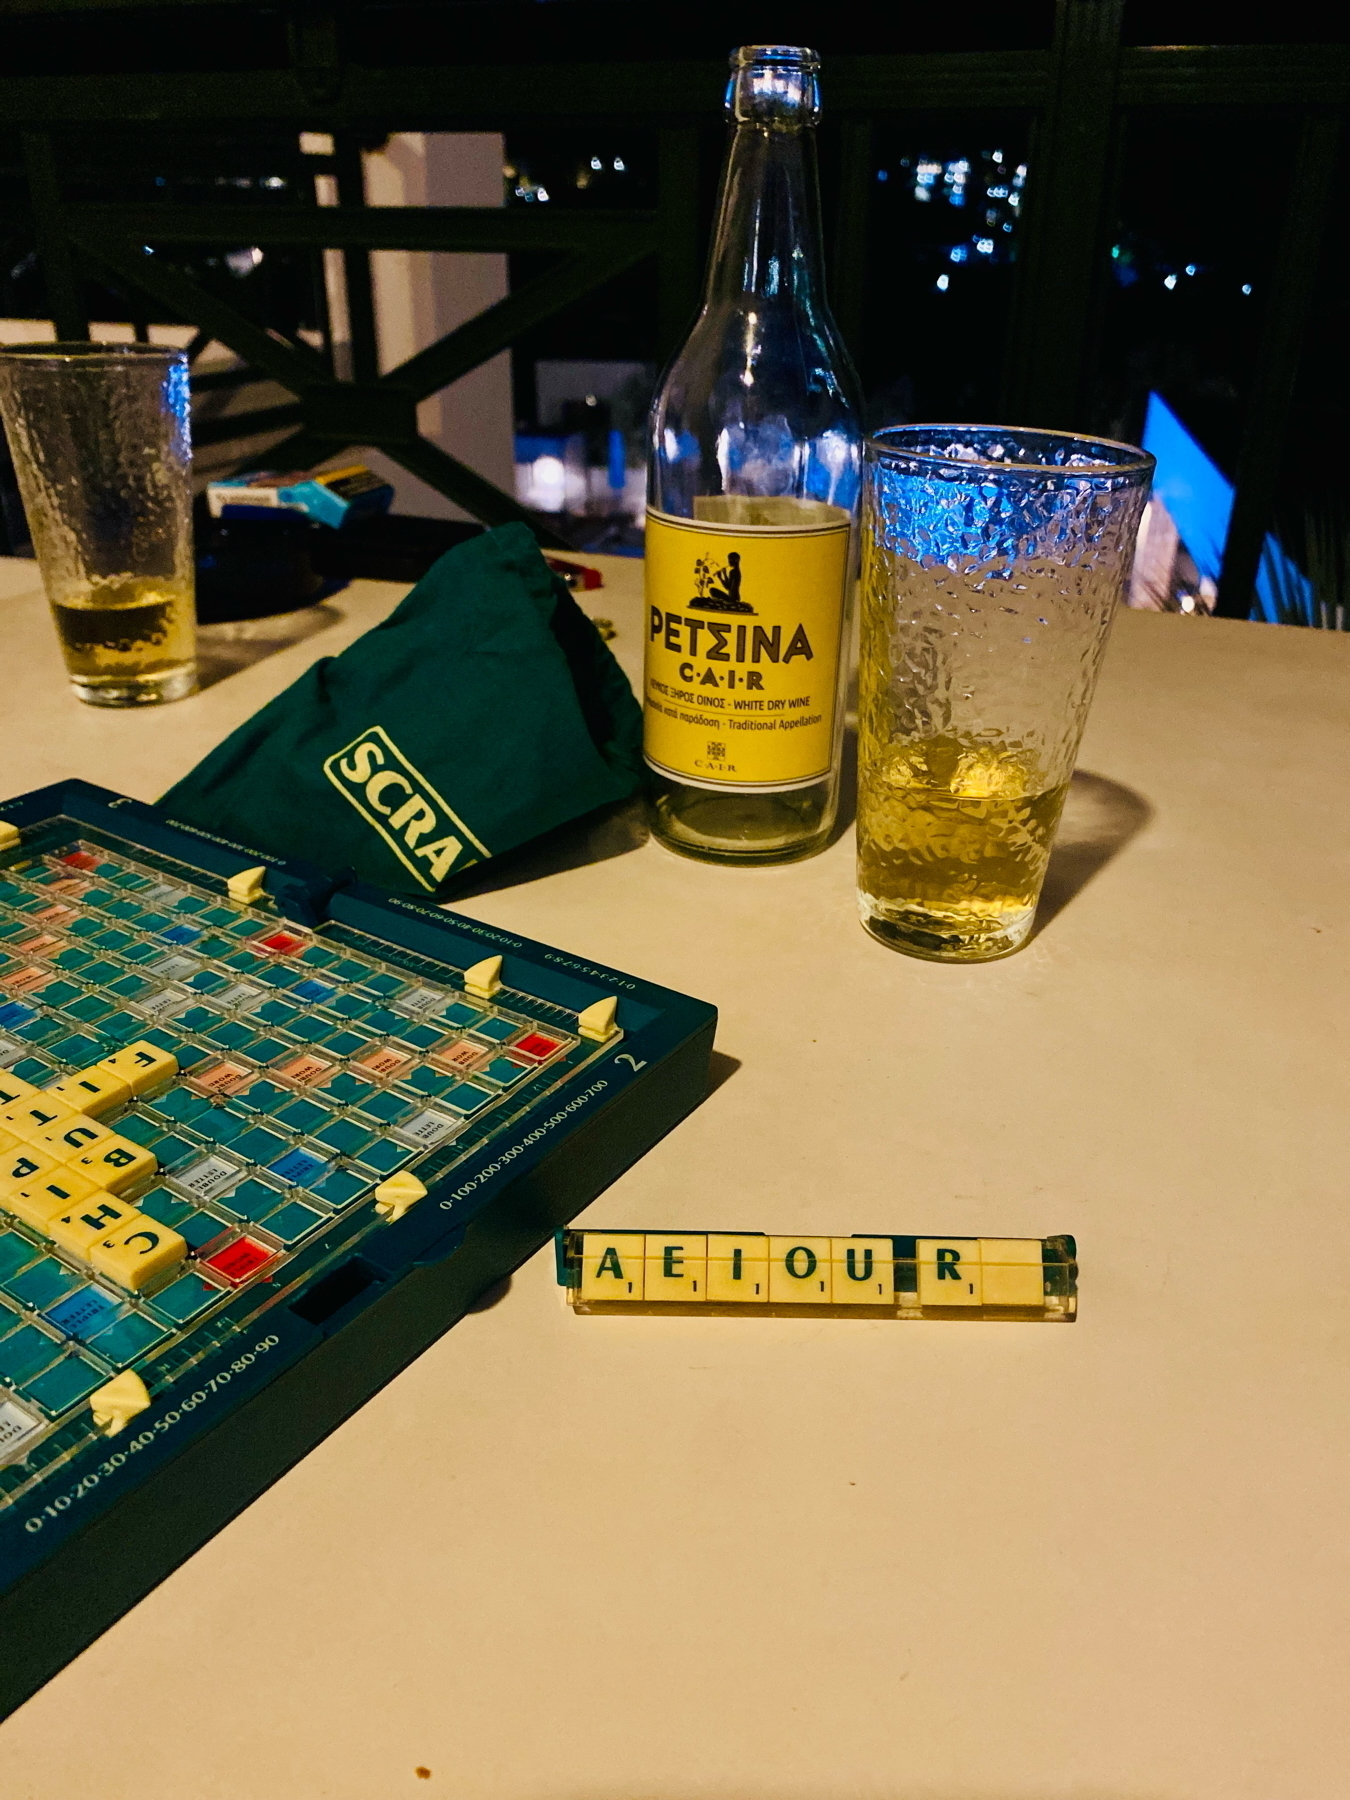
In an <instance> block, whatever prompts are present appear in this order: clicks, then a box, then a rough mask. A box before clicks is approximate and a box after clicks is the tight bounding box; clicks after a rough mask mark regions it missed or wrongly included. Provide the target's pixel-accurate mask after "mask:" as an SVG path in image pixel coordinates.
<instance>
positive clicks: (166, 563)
mask: <svg viewBox="0 0 1350 1800" xmlns="http://www.w3.org/2000/svg"><path fill="white" fill-rule="evenodd" d="M0 416H2V417H3V419H4V424H5V432H6V435H7V436H8V438H9V447H10V452H11V454H12V456H13V458H14V469H15V473H16V474H17V476H18V480H19V493H20V495H21V497H22V499H23V507H24V512H25V513H26V514H27V517H28V529H29V532H30V533H31V535H32V539H33V548H34V550H35V551H36V552H37V560H38V567H39V569H40V570H41V571H42V581H43V585H44V586H45V588H46V590H47V598H48V600H49V601H50V602H51V608H52V614H53V617H54V618H55V620H56V630H57V635H58V636H59V637H60V640H61V650H62V654H63V655H64V656H65V659H66V668H67V670H68V671H69V674H70V681H71V686H72V687H73V688H74V689H75V692H76V694H77V695H78V696H79V698H80V699H81V700H87V701H89V702H90V703H91V704H92V705H94V706H155V705H158V704H159V703H160V702H162V701H165V700H180V699H182V697H183V696H184V695H185V694H190V693H192V692H193V691H194V690H195V688H196V686H197V663H196V611H195V606H194V600H193V555H192V488H191V483H190V471H191V465H192V449H191V442H190V438H189V431H188V424H189V412H188V367H187V357H186V356H185V355H184V354H183V352H182V351H181V350H161V349H159V348H158V347H156V346H154V345H151V344H17V345H13V346H9V347H7V348H5V349H4V350H0Z"/></svg>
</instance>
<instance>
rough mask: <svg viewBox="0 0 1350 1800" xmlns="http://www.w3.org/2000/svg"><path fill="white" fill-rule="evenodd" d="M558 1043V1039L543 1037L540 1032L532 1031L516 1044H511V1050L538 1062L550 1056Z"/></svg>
mask: <svg viewBox="0 0 1350 1800" xmlns="http://www.w3.org/2000/svg"><path fill="white" fill-rule="evenodd" d="M559 1042H560V1040H559V1039H558V1038H551V1037H545V1036H544V1034H543V1032H542V1031H532V1032H531V1033H530V1035H529V1036H528V1037H523V1038H522V1039H521V1040H520V1042H519V1043H518V1044H512V1046H511V1048H512V1049H513V1050H519V1051H520V1053H521V1055H522V1056H531V1057H534V1058H535V1059H536V1060H538V1059H540V1058H542V1057H545V1056H552V1054H553V1052H554V1051H555V1050H556V1049H557V1048H558V1044H559Z"/></svg>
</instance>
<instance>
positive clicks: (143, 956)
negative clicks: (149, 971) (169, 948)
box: [122, 944, 163, 963]
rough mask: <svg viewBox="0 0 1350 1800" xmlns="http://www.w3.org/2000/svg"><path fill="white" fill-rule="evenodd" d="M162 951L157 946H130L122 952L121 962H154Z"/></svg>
mask: <svg viewBox="0 0 1350 1800" xmlns="http://www.w3.org/2000/svg"><path fill="white" fill-rule="evenodd" d="M162 955H163V951H162V950H161V949H160V947H159V945H158V944H132V945H131V946H130V947H129V948H128V949H126V950H124V951H123V952H122V960H123V961H124V962H129V963H149V962H155V961H157V960H158V958H159V957H160V956H162Z"/></svg>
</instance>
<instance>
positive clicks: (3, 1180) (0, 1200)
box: [0, 1144, 57, 1206]
mask: <svg viewBox="0 0 1350 1800" xmlns="http://www.w3.org/2000/svg"><path fill="white" fill-rule="evenodd" d="M56 1167H57V1161H56V1158H55V1157H54V1156H49V1155H48V1154H47V1152H46V1151H45V1150H39V1149H38V1148H37V1146H36V1145H35V1144H20V1145H19V1146H18V1148H17V1149H15V1150H7V1151H5V1153H4V1155H3V1157H0V1206H7V1205H8V1204H9V1203H8V1201H7V1200H6V1198H5V1195H6V1193H7V1192H9V1193H12V1192H13V1191H14V1190H15V1189H16V1188H21V1187H28V1186H29V1185H30V1184H31V1183H32V1182H34V1181H36V1180H38V1179H39V1177H42V1176H45V1175H50V1174H51V1173H52V1171H53V1170H54V1169H55V1168H56Z"/></svg>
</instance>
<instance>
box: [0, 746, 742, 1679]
mask: <svg viewBox="0 0 1350 1800" xmlns="http://www.w3.org/2000/svg"><path fill="white" fill-rule="evenodd" d="M250 869H252V871H253V872H252V873H251V874H250ZM231 886H233V889H234V894H233V896H232V893H231ZM241 893H250V894H252V896H253V897H252V899H251V900H247V899H241V898H239V897H238V896H239V895H240V894H241ZM714 1024H715V1014H714V1012H713V1009H712V1008H711V1007H709V1006H707V1005H705V1004H703V1003H702V1002H699V1001H696V1000H691V999H689V998H687V997H685V996H682V995H679V994H675V993H672V992H670V991H669V990H666V989H662V988H657V987H653V986H651V985H650V984H648V983H645V982H642V981H639V980H637V979H635V978H634V977H632V976H628V975H625V974H623V973H622V972H621V971H618V970H612V969H607V968H604V967H602V966H600V965H596V964H593V963H590V962H587V961H586V960H584V959H582V958H575V957H571V956H568V955H566V954H565V953H563V952H560V951H556V950H551V949H549V948H548V947H546V946H544V945H540V944H535V943H531V942H529V941H527V940H523V939H520V938H517V937H514V936H513V935H511V934H509V933H506V932H501V931H496V930H493V929H491V928H489V927H487V926H483V925H480V924H478V923H477V922H475V921H472V920H468V919H465V918H463V917H462V916H459V915H455V914H453V913H449V912H446V911H444V910H441V909H438V908H435V907H433V906H431V905H429V904H424V903H421V902H418V901H410V900H404V899H401V898H396V897H391V896H387V895H383V894H381V893H379V892H377V891H376V890H374V889H371V888H368V887H365V886H363V885H361V884H359V883H355V882H352V883H347V884H337V883H334V882H333V881H332V880H330V879H329V878H327V877H325V876H323V875H321V874H320V873H319V872H318V871H317V870H313V869H308V868H305V867H302V866H299V865H294V864H286V863H280V862H271V863H263V862H262V860H261V859H260V858H259V857H258V855H257V854H256V853H253V852H250V851H249V850H248V849H247V847H246V846H235V845H229V844H225V843H222V842H219V841H215V840H211V839H208V838H206V837H205V836H203V835H201V834H198V833H195V832H191V831H188V830H186V829H181V828H178V827H175V826H170V825H168V824H167V823H166V822H165V821H164V820H163V819H161V818H160V817H159V815H157V814H156V813H155V812H154V811H153V809H152V808H149V807H146V806H143V805H141V804H140V803H138V802H134V801H129V800H126V799H124V798H122V797H120V796H117V795H114V794H110V793H108V792H106V791H105V790H101V789H98V788H94V787H91V786H89V785H88V784H85V783H82V782H67V783H62V784H59V785H58V786H56V787H53V788H47V789H43V790H41V791H40V792H38V793H36V794H30V795H27V796H24V797H22V798H21V799H19V800H15V801H11V802H8V803H4V804H0V1156H2V1157H3V1165H2V1166H0V1713H2V1712H4V1711H8V1710H10V1709H12V1708H13V1707H14V1706H15V1705H17V1704H18V1703H19V1702H20V1701H21V1700H22V1699H23V1698H24V1697H26V1695H27V1694H28V1693H31V1692H32V1691H33V1689H34V1688H35V1687H36V1686H37V1685H39V1684H40V1683H41V1682H42V1681H43V1680H45V1679H46V1678H47V1677H48V1676H49V1675H50V1674H51V1673H52V1672H54V1670H55V1669H57V1668H59V1667H60V1666H61V1665H62V1663H64V1662H65V1661H67V1660H68V1659H69V1657H70V1656H71V1655H73V1654H74V1653H75V1652H76V1651H77V1650H78V1649H80V1648H81V1647H82V1646H83V1645H84V1644H85V1643H87V1642H88V1641H89V1640H90V1638H91V1637H93V1636H94V1635H96V1634H97V1632H98V1631H100V1630H102V1629H103V1628H104V1627H105V1626H106V1625H107V1624H108V1623H109V1622H111V1620H112V1619H113V1618H115V1617H116V1616H118V1614H119V1613H120V1612H121V1611H123V1610H124V1609H125V1608H126V1606H128V1605H129V1604H131V1603H132V1602H133V1601H134V1600H135V1599H136V1598H138V1597H139V1595H140V1594H142V1593H144V1592H145V1591H146V1590H147V1589H148V1588H149V1587H150V1586H152V1585H153V1584H154V1582H156V1581H157V1580H159V1579H161V1578H162V1577H163V1576H164V1575H165V1574H166V1573H168V1571H169V1570H170V1569H171V1568H173V1567H174V1566H175V1565H176V1563H177V1562H179V1561H181V1560H182V1558H183V1557H184V1556H185V1555H187V1554H188V1553H189V1552H190V1551H191V1550H192V1549H193V1548H194V1547H195V1546H196V1545H197V1544H198V1543H200V1542H201V1541H202V1540H203V1538H205V1537H206V1536H208V1535H209V1534H210V1533H211V1532H212V1531H214V1530H215V1529H217V1528H218V1527H219V1526H220V1525H221V1524H223V1523H224V1522H225V1521H226V1520H227V1519H228V1518H229V1517H231V1516H232V1515H233V1514H234V1513H235V1512H236V1511H238V1510H239V1509H240V1507H242V1506H243V1505H245V1504H247V1502H248V1500H249V1499H250V1498H252V1497H253V1495H255V1494H256V1493H257V1492H258V1491H260V1490H261V1488H262V1487H264V1486H266V1485H267V1483H268V1482H270V1481H271V1480H273V1479H275V1477H276V1476H277V1475H278V1474H280V1473H281V1472H282V1471H283V1470H284V1469H285V1468H287V1467H288V1466H289V1465H290V1464H291V1463H292V1462H294V1461H295V1460H296V1459H297V1458H298V1457H299V1456H301V1455H303V1454H304V1452H305V1451H306V1450H307V1449H308V1448H310V1447H311V1446H312V1445H313V1444H314V1443H315V1442H317V1441H318V1440H319V1438H321V1437H322V1436H323V1435H324V1434H325V1433H326V1432H327V1431H329V1430H331V1429H332V1428H333V1426H334V1425H336V1424H337V1423H339V1422H340V1420H341V1419H342V1418H344V1417H346V1416H347V1414H348V1413H350V1412H351V1411H353V1410H354V1409H355V1407H357V1406H358V1405H360V1404H361V1402H362V1401H363V1400H364V1399H366V1398H367V1397H368V1396H369V1395H370V1394H371V1393H373V1392H374V1391H375V1390H376V1389H377V1388H378V1387H379V1386H380V1385H381V1384H382V1383H383V1382H385V1381H387V1380H388V1379H389V1378H390V1376H392V1375H393V1374H394V1373H396V1372H397V1370H398V1369H399V1368H401V1367H402V1366H404V1365H405V1364H406V1363H407V1362H408V1361H409V1360H410V1359H411V1358H412V1357H413V1356H415V1355H416V1354H417V1353H418V1352H419V1351H420V1350H422V1349H423V1348H425V1347H426V1345H427V1344H428V1343H430V1342H431V1341H433V1340H434V1339H435V1338H436V1337H437V1336H438V1335H440V1333H441V1332H443V1331H444V1330H445V1329H446V1327H447V1326H449V1325H450V1324H452V1323H453V1322H454V1321H455V1319H456V1318H458V1317H460V1316H461V1315H462V1314H463V1312H464V1311H465V1310H466V1308H467V1307H468V1306H469V1305H471V1304H472V1303H473V1301H474V1300H475V1299H476V1298H477V1297H478V1296H479V1295H480V1294H481V1293H482V1292H483V1291H484V1290H485V1289H486V1288H487V1287H489V1286H490V1285H491V1284H492V1283H493V1282H495V1281H498V1280H500V1279H501V1278H502V1277H504V1276H505V1275H506V1274H508V1273H509V1272H510V1270H511V1269H512V1268H514V1267H516V1266H517V1265H518V1264H519V1263H520V1262H521V1261H523V1260H524V1259H525V1257H527V1256H529V1255H530V1254H532V1253H533V1251H534V1250H536V1249H537V1248H538V1247H539V1246H540V1245H541V1244H542V1243H544V1242H545V1241H546V1240H547V1238H548V1237H549V1235H550V1234H551V1233H552V1232H553V1231H554V1230H555V1229H556V1228H557V1227H558V1226H559V1225H561V1224H562V1223H564V1222H565V1221H566V1220H567V1219H568V1218H570V1217H571V1216H573V1214H574V1213H575V1212H576V1211H577V1210H579V1208H580V1207H582V1206H584V1205H586V1204H587V1203H588V1202H589V1201H590V1200H591V1199H593V1198H594V1197H595V1195H596V1194H597V1193H599V1192H601V1191H602V1190H603V1188H604V1187H605V1186H607V1185H608V1183H609V1182H610V1181H612V1180H613V1179H614V1177H615V1176H616V1175H618V1174H619V1173H620V1172H621V1171H622V1170H623V1169H624V1168H625V1167H627V1166H628V1165H629V1164H630V1163H631V1162H632V1161H634V1160H635V1159H636V1157H638V1156H640V1155H641V1154H642V1153H643V1152H644V1151H645V1150H646V1149H647V1148H649V1147H650V1145H651V1144H652V1143H654V1142H655V1141H656V1140H657V1139H658V1138H659V1137H660V1136H661V1135H663V1133H664V1132H666V1131H667V1130H669V1129H670V1127H671V1126H672V1125H673V1124H675V1123H676V1122H677V1121H678V1120H679V1119H680V1118H681V1117H683V1115H684V1114H685V1113H686V1112H688V1111H689V1110H690V1109H691V1108H692V1107H693V1106H695V1105H697V1104H698V1101H699V1100H700V1099H701V1098H702V1095H703V1092H704V1090H705V1085H706V1075H707V1063H708V1055H709V1051H710V1049H711V1044H712V1033H713V1028H714Z"/></svg>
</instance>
